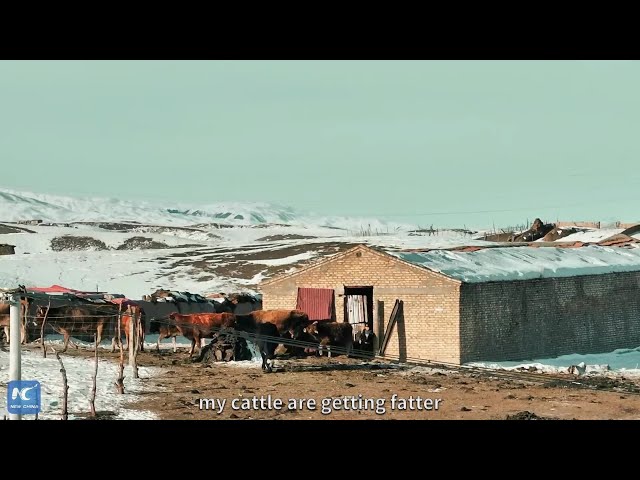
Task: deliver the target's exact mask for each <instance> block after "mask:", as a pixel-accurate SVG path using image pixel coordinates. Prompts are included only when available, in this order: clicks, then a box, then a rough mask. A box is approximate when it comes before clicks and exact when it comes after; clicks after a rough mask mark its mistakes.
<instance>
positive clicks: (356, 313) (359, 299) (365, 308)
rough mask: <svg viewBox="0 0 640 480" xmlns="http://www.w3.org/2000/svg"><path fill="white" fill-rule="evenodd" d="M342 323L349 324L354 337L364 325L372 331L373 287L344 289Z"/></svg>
mask: <svg viewBox="0 0 640 480" xmlns="http://www.w3.org/2000/svg"><path fill="white" fill-rule="evenodd" d="M344 321H345V322H349V323H350V324H351V326H352V327H353V333H354V335H355V334H357V333H359V332H360V331H362V329H363V328H364V326H365V325H368V326H369V329H370V330H371V331H373V287H362V286H354V287H347V286H345V287H344Z"/></svg>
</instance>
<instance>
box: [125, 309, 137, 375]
mask: <svg viewBox="0 0 640 480" xmlns="http://www.w3.org/2000/svg"><path fill="white" fill-rule="evenodd" d="M137 332H138V326H137V325H136V314H135V312H133V311H131V312H130V315H129V342H128V343H129V345H127V347H128V348H129V366H130V367H131V370H133V374H132V376H133V378H138V365H137V364H136V353H137V352H136V346H137V343H138V342H137V340H136V333H137Z"/></svg>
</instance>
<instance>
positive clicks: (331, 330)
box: [306, 321, 353, 357]
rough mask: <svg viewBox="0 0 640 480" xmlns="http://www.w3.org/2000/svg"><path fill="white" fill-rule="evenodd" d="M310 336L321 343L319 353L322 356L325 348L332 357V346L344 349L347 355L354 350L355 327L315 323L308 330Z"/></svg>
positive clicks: (334, 323)
mask: <svg viewBox="0 0 640 480" xmlns="http://www.w3.org/2000/svg"><path fill="white" fill-rule="evenodd" d="M306 331H307V333H308V334H310V335H311V336H312V337H314V338H315V339H316V340H317V341H318V342H319V347H318V353H319V354H320V356H322V349H323V347H326V348H327V356H328V357H331V346H337V347H342V348H344V349H345V350H346V355H347V356H349V355H350V354H351V349H352V348H353V327H352V326H351V324H349V323H342V322H326V321H323V322H313V323H312V324H311V325H309V326H308V327H307V328H306Z"/></svg>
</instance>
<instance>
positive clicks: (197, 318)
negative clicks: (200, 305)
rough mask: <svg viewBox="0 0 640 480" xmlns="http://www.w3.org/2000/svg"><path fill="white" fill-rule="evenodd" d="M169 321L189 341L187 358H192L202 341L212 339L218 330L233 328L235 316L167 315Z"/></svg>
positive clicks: (228, 314)
mask: <svg viewBox="0 0 640 480" xmlns="http://www.w3.org/2000/svg"><path fill="white" fill-rule="evenodd" d="M169 320H170V321H171V323H172V324H173V325H174V326H175V328H176V329H177V330H178V331H179V332H180V334H181V335H182V336H184V337H186V338H188V339H189V340H191V349H190V350H189V357H191V356H193V353H194V352H195V347H196V344H197V345H198V349H201V347H202V345H201V340H202V339H205V338H212V337H213V335H214V334H215V333H216V332H217V331H218V330H219V329H220V328H223V327H233V325H234V324H235V316H234V315H233V314H232V313H193V314H190V315H182V314H180V313H172V314H171V315H169ZM158 338H159V337H158Z"/></svg>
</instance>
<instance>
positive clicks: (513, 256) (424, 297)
mask: <svg viewBox="0 0 640 480" xmlns="http://www.w3.org/2000/svg"><path fill="white" fill-rule="evenodd" d="M316 290H317V291H318V292H320V293H322V295H319V296H317V297H316V298H318V299H320V298H324V299H325V300H322V301H324V302H326V299H327V298H330V300H329V301H331V302H332V303H333V304H332V305H329V306H327V305H320V306H319V307H318V305H317V303H318V302H315V304H314V301H313V299H314V291H316ZM261 291H262V294H263V308H264V309H278V308H286V309H291V308H296V307H300V306H301V304H304V305H314V307H313V311H314V314H316V313H315V312H316V311H318V310H320V311H326V312H331V313H330V316H331V318H332V319H334V320H336V321H339V322H341V321H345V320H346V321H351V322H352V323H353V319H352V318H350V317H351V316H353V314H354V309H353V302H352V301H351V300H353V299H354V298H363V299H364V304H365V305H364V307H363V308H362V306H361V308H360V312H359V316H362V311H363V310H364V317H365V321H366V322H367V323H369V325H370V327H371V328H372V329H373V330H374V332H375V333H376V335H377V337H378V339H379V340H381V341H382V342H383V340H384V339H383V336H384V334H385V330H386V329H387V326H388V323H389V320H390V314H391V311H392V309H393V306H394V304H395V303H396V300H401V301H402V309H401V312H400V313H401V314H400V315H398V316H397V317H396V318H397V321H396V323H395V325H394V327H393V329H392V330H391V331H390V332H389V335H388V343H387V347H386V350H385V355H389V356H391V357H398V358H400V359H401V360H406V359H423V360H433V361H441V362H449V363H456V364H460V363H466V362H472V361H504V360H527V359H533V358H545V357H554V356H559V355H564V354H571V353H581V354H586V353H599V352H608V351H612V350H615V349H617V348H636V347H638V346H640V249H639V248H635V249H625V248H615V247H610V248H606V247H582V248H550V247H544V248H532V247H529V246H521V247H502V248H486V249H479V250H476V251H447V250H431V251H426V252H401V251H395V252H394V251H382V250H379V249H374V248H371V247H368V246H365V245H359V246H356V247H355V248H353V249H350V250H348V251H346V252H343V253H340V254H337V255H334V256H332V257H329V258H326V259H323V260H321V261H319V262H316V263H313V264H311V265H309V266H306V267H304V268H302V269H299V270H297V271H294V272H291V273H288V274H284V275H281V276H279V277H276V278H273V279H270V280H267V281H265V282H263V283H262V284H261ZM327 291H330V293H331V291H332V295H330V296H327V295H326V292H327ZM350 297H352V298H350ZM305 311H307V310H306V309H305ZM316 315H317V314H316ZM325 316H326V317H329V313H327V314H326V315H325ZM383 343H384V342H383Z"/></svg>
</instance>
